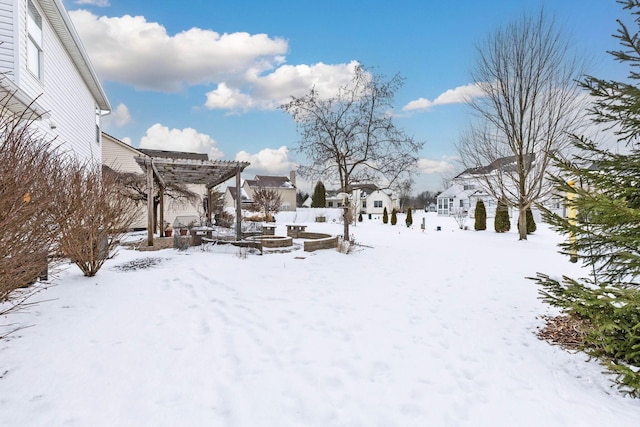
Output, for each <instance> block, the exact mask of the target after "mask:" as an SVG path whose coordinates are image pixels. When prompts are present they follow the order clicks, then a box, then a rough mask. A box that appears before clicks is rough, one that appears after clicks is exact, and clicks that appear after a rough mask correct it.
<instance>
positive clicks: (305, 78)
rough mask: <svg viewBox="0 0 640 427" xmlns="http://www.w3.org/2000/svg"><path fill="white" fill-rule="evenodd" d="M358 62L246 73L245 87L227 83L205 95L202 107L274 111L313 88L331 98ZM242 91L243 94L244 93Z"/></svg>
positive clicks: (348, 78) (349, 78)
mask: <svg viewBox="0 0 640 427" xmlns="http://www.w3.org/2000/svg"><path fill="white" fill-rule="evenodd" d="M358 65H359V64H358V62H357V61H352V62H350V63H348V64H336V65H327V64H323V63H321V62H320V63H317V64H314V65H282V66H280V67H278V68H277V69H276V70H275V71H273V72H272V73H269V74H266V75H261V74H259V73H257V72H256V71H253V72H249V73H247V76H246V77H247V81H246V84H244V85H241V87H231V86H230V85H229V84H227V83H226V82H224V83H220V84H219V85H218V88H217V89H215V90H212V91H211V92H209V93H207V101H206V103H205V106H206V107H207V108H210V109H222V110H227V109H231V110H243V111H247V110H250V109H262V110H270V109H276V108H278V107H279V106H280V105H281V104H283V103H285V102H287V101H288V100H289V99H290V97H291V96H296V97H299V96H303V95H305V94H306V93H307V92H309V90H310V89H311V88H312V87H315V89H316V90H318V93H319V94H320V96H325V97H328V96H333V95H334V94H335V93H336V91H337V90H338V88H340V87H342V86H345V85H347V84H348V83H349V82H350V81H351V79H352V77H353V72H354V69H355V68H356V67H357V66H358ZM243 90H244V92H243Z"/></svg>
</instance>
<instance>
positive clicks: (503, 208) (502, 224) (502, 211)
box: [494, 200, 511, 233]
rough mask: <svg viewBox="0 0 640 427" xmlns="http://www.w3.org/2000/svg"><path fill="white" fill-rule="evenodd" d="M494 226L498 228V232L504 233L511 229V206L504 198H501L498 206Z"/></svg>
mask: <svg viewBox="0 0 640 427" xmlns="http://www.w3.org/2000/svg"><path fill="white" fill-rule="evenodd" d="M494 228H495V230H496V233H504V232H507V231H509V230H511V221H510V220H509V207H508V206H507V204H506V203H505V202H504V201H503V200H499V201H498V206H497V207H496V217H495V220H494Z"/></svg>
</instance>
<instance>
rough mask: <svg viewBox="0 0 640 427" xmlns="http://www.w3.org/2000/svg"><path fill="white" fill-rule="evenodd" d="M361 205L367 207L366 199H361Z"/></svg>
mask: <svg viewBox="0 0 640 427" xmlns="http://www.w3.org/2000/svg"><path fill="white" fill-rule="evenodd" d="M362 207H363V208H366V207H367V201H366V200H363V201H362Z"/></svg>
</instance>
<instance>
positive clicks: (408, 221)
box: [404, 208, 413, 227]
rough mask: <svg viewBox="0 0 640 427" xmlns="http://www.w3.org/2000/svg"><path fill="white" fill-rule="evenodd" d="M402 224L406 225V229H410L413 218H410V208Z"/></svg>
mask: <svg viewBox="0 0 640 427" xmlns="http://www.w3.org/2000/svg"><path fill="white" fill-rule="evenodd" d="M404 222H405V223H407V227H411V224H413V217H412V216H411V208H407V219H405V221H404Z"/></svg>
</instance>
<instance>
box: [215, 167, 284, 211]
mask: <svg viewBox="0 0 640 427" xmlns="http://www.w3.org/2000/svg"><path fill="white" fill-rule="evenodd" d="M257 188H266V189H268V190H275V191H277V192H278V194H280V197H281V199H282V206H281V207H280V210H281V211H295V210H296V191H297V188H296V176H295V172H294V171H291V175H290V177H289V178H287V177H286V176H269V175H256V177H255V178H254V179H251V180H249V179H247V180H245V181H244V183H243V184H242V189H243V190H244V191H245V193H246V195H247V197H248V198H249V200H253V194H254V191H255V190H256V189H257ZM225 206H229V205H227V204H225Z"/></svg>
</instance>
